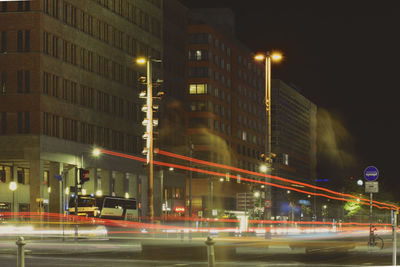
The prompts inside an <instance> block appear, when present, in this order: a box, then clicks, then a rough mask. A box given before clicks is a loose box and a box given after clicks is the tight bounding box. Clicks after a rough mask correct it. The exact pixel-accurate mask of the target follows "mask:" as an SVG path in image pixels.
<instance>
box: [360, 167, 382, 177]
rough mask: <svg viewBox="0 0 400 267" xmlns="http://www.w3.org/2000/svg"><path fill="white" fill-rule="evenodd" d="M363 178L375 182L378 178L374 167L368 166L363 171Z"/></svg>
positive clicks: (377, 172)
mask: <svg viewBox="0 0 400 267" xmlns="http://www.w3.org/2000/svg"><path fill="white" fill-rule="evenodd" d="M364 177H365V180H368V181H375V180H376V179H378V177H379V171H378V169H377V168H376V167H374V166H368V167H367V168H365V170H364Z"/></svg>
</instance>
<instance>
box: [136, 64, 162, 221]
mask: <svg viewBox="0 0 400 267" xmlns="http://www.w3.org/2000/svg"><path fill="white" fill-rule="evenodd" d="M151 62H158V63H160V62H162V61H161V60H159V59H152V58H151V57H147V58H138V59H137V60H136V63H137V64H146V68H147V77H146V87H147V90H146V94H145V95H144V94H143V93H141V94H140V95H139V96H140V97H141V98H146V105H145V106H143V108H142V111H143V112H145V113H146V118H145V119H144V120H143V122H142V124H143V125H144V126H146V132H145V134H144V135H143V138H144V139H146V148H145V150H144V152H145V153H146V154H147V164H148V166H149V190H148V199H149V217H150V220H153V218H154V166H153V164H154V163H153V158H154V142H153V141H154V140H153V126H157V125H158V121H157V120H154V119H153V111H154V108H155V106H153V98H154V97H153V81H152V79H153V72H152V66H151Z"/></svg>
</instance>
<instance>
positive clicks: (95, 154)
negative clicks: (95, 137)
mask: <svg viewBox="0 0 400 267" xmlns="http://www.w3.org/2000/svg"><path fill="white" fill-rule="evenodd" d="M92 153H93V156H95V157H98V156H100V154H101V151H100V149H98V148H95V149H93V152H92Z"/></svg>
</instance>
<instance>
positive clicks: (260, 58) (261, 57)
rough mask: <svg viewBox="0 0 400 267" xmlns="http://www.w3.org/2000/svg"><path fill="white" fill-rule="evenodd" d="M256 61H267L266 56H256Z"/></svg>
mask: <svg viewBox="0 0 400 267" xmlns="http://www.w3.org/2000/svg"><path fill="white" fill-rule="evenodd" d="M254 59H255V60H259V61H261V60H264V59H265V56H264V55H263V54H257V55H255V57H254Z"/></svg>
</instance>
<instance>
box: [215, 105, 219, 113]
mask: <svg viewBox="0 0 400 267" xmlns="http://www.w3.org/2000/svg"><path fill="white" fill-rule="evenodd" d="M214 113H215V114H219V106H218V104H214Z"/></svg>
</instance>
